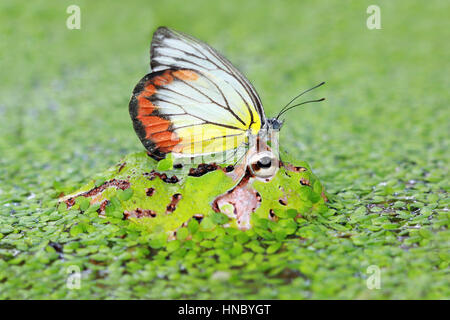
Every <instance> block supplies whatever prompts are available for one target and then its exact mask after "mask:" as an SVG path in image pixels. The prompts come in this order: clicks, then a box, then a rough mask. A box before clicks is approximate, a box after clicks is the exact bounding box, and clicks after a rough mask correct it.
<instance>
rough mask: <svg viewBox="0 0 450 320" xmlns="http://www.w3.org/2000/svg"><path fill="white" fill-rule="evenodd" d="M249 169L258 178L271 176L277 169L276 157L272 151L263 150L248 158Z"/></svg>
mask: <svg viewBox="0 0 450 320" xmlns="http://www.w3.org/2000/svg"><path fill="white" fill-rule="evenodd" d="M249 167H250V171H251V172H252V173H253V175H255V176H256V177H259V178H271V177H273V176H274V175H275V173H276V172H277V169H278V159H277V157H275V155H274V154H273V153H272V152H269V151H263V152H259V153H256V154H254V155H252V156H251V157H250V159H249Z"/></svg>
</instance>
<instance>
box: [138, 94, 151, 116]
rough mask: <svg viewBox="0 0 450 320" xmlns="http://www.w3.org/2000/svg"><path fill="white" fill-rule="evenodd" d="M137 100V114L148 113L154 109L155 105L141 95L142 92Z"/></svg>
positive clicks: (143, 114)
mask: <svg viewBox="0 0 450 320" xmlns="http://www.w3.org/2000/svg"><path fill="white" fill-rule="evenodd" d="M137 100H138V105H139V110H138V114H139V116H145V115H150V114H151V113H152V112H153V111H154V110H155V106H154V105H153V104H152V103H151V102H150V101H149V100H148V99H147V98H146V97H145V96H143V95H142V93H141V94H140V95H139V96H138V98H137Z"/></svg>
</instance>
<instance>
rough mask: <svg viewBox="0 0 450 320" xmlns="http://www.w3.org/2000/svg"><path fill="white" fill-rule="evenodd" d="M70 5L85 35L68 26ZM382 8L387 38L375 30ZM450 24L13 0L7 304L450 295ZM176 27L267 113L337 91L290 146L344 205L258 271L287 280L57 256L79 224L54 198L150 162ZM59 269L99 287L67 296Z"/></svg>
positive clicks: (6, 102)
mask: <svg viewBox="0 0 450 320" xmlns="http://www.w3.org/2000/svg"><path fill="white" fill-rule="evenodd" d="M71 4H76V5H78V6H79V7H80V8H81V29H80V30H69V29H68V28H66V19H67V18H68V16H69V14H67V13H66V8H67V7H68V6H69V5H71ZM370 4H377V5H379V6H380V8H381V26H382V29H380V30H369V29H368V28H367V27H366V19H367V18H368V16H369V15H368V14H367V13H366V9H367V7H368V5H370ZM448 12H450V4H449V2H448V1H427V2H423V1H381V0H377V1H356V0H355V1H337V0H336V1H221V2H216V1H173V0H168V1H132V0H130V1H127V2H107V1H78V0H71V1H33V2H26V1H2V2H1V4H0V70H1V72H0V155H1V157H0V166H1V167H0V213H1V216H0V223H1V224H0V256H1V257H2V259H0V298H3V299H4V298H30V297H31V298H64V297H72V298H80V297H81V298H105V297H109V298H136V297H137V298H141V297H142V298H180V297H183V298H209V297H215V298H295V299H297V298H298V299H303V298H400V299H402V298H449V297H450V295H449V289H448V288H449V281H448V279H449V278H448V258H449V256H448V248H449V234H448V231H447V226H448V222H449V219H448V211H447V206H448V198H447V192H448V179H447V177H448V142H449V139H448V133H449V121H448V120H449V108H448V103H449V98H450V94H449V85H450V83H449V71H450V68H449V61H450V54H449V53H450V44H449V41H448V39H450V25H449V22H448V21H449V20H448ZM161 25H165V26H169V27H172V28H174V29H177V30H180V31H183V32H186V33H188V34H192V35H194V36H195V37H197V38H199V39H202V40H204V41H206V42H207V43H209V44H210V45H212V46H213V47H215V48H216V49H218V50H219V51H221V52H222V53H223V54H224V55H225V56H226V57H227V58H228V59H229V60H230V61H232V62H233V64H234V65H236V66H237V67H238V68H239V69H240V70H241V71H242V72H243V73H244V74H245V75H246V76H247V77H248V79H250V81H251V82H252V83H253V84H254V86H255V87H256V89H257V90H258V92H259V94H260V96H261V98H262V101H263V103H264V107H265V110H266V114H267V115H268V116H271V115H274V114H276V112H277V111H278V110H279V109H280V108H281V107H282V106H283V105H284V104H285V103H286V102H287V101H289V100H290V98H292V97H293V96H295V95H296V94H297V93H298V92H300V91H301V90H304V89H306V88H309V87H311V86H313V85H315V84H317V83H319V82H320V81H326V85H325V86H324V87H322V88H320V89H319V90H317V91H315V92H312V93H310V94H309V97H311V98H313V97H314V98H320V97H322V96H325V97H326V98H327V100H326V101H325V102H323V103H320V104H312V105H308V106H304V107H303V108H301V109H297V110H293V111H291V112H290V113H288V114H287V116H286V118H287V121H286V124H285V126H284V128H283V130H282V132H281V136H282V146H284V148H285V149H287V150H289V151H290V152H291V153H292V154H293V155H294V156H295V157H297V158H299V159H301V160H305V161H307V162H308V163H309V164H310V165H311V166H312V168H313V170H314V172H315V173H316V174H317V175H318V176H319V177H320V179H321V180H322V182H323V183H324V184H325V186H326V188H327V190H328V192H329V193H330V194H331V195H332V196H333V197H334V198H335V201H334V203H333V204H331V205H330V208H331V209H330V213H329V216H327V217H323V219H326V221H327V222H323V221H322V222H320V223H319V222H309V224H308V226H307V227H309V228H310V229H311V230H312V231H311V232H312V236H311V235H310V234H309V235H310V236H308V237H306V236H305V237H304V238H310V240H309V241H307V242H306V243H297V244H296V245H297V247H298V250H300V251H295V250H297V249H295V247H289V246H288V247H287V248H288V249H287V250H285V253H286V252H287V254H284V255H282V254H280V255H279V256H274V258H273V259H272V260H273V261H272V260H270V257H269V258H267V257H262V258H261V259H263V261H266V260H264V259H269V260H270V261H272V262H270V263H272V264H273V265H271V264H270V263H269V262H267V263H269V265H270V266H271V268H272V269H273V268H274V265H277V259H279V260H278V266H279V265H283V264H286V268H281V271H280V273H279V274H281V275H282V276H279V274H277V273H275V274H268V273H267V272H266V271H264V272H262V271H261V272H260V273H258V272H255V270H253V269H252V267H251V266H248V265H244V266H241V267H240V268H237V269H236V270H235V269H232V270H231V269H230V270H228V271H227V272H229V273H230V276H231V279H232V280H233V281H227V282H226V283H224V282H220V281H219V280H211V278H208V276H210V275H211V274H215V273H214V272H216V271H217V270H218V269H220V268H214V266H212V267H211V265H208V266H207V267H202V264H201V262H198V265H199V267H198V268H199V269H198V270H203V271H204V270H206V272H203V275H201V274H202V272H198V273H195V272H187V274H186V273H182V274H180V273H179V272H178V271H176V270H175V271H174V270H173V268H172V267H173V266H172V265H171V262H170V259H168V260H167V261H169V262H164V263H163V262H158V263H159V264H154V263H150V262H149V264H148V266H145V265H146V262H145V261H147V260H148V259H147V260H145V259H143V258H142V259H141V258H136V259H137V260H136V259H135V256H133V254H131V256H132V257H133V258H126V257H125V258H123V259H125V261H124V262H123V264H122V265H119V266H117V269H114V270H115V271H114V272H112V271H111V270H109V269H108V268H109V263H108V261H110V260H111V261H113V260H114V261H115V260H117V259H115V258H114V257H115V255H118V253H114V252H109V253H106V254H105V256H106V258H104V260H103V262H100V263H97V264H96V263H93V262H90V261H91V260H92V259H89V255H91V254H92V255H93V254H98V252H95V249H92V250H91V251H92V252H91V251H89V250H90V249H89V248H90V247H91V248H97V250H100V249H98V248H99V247H100V248H102V245H100V246H96V244H95V241H94V242H91V244H90V246H89V244H87V245H86V246H85V247H84V248H85V251H84V253H77V251H76V250H75V251H74V250H72V251H70V250H67V251H64V250H63V252H62V253H59V252H58V250H56V252H55V250H53V251H52V249H48V248H49V243H50V242H49V241H54V239H53V240H49V239H46V237H47V236H48V237H50V236H51V235H52V234H54V233H58V234H62V233H64V232H66V229H65V228H63V227H62V226H63V225H64V226H65V225H66V223H69V222H70V221H65V220H64V218H63V216H62V215H58V213H57V212H51V210H50V211H49V209H48V208H52V206H53V207H54V206H55V204H54V203H55V196H56V193H57V191H59V189H60V188H72V189H73V188H76V187H78V186H80V185H81V184H83V183H84V182H86V181H87V180H88V179H89V177H90V176H92V175H93V174H95V173H97V172H99V171H102V170H103V169H104V168H106V167H108V166H109V165H112V164H114V163H116V162H117V161H118V160H119V159H120V158H121V157H122V156H123V155H125V154H127V153H129V152H132V151H138V150H142V146H141V144H140V142H139V141H138V138H137V137H136V135H135V133H134V130H133V129H132V125H131V121H130V119H129V115H128V101H129V98H130V95H131V91H132V89H133V88H134V86H135V84H136V83H137V81H138V80H139V79H140V78H141V77H142V76H143V75H144V74H146V73H147V72H148V71H149V46H150V41H151V36H152V33H153V31H154V30H155V29H156V28H157V27H158V26H161ZM61 186H62V187H61ZM52 214H53V217H54V219H53V218H52V219H53V220H52V219H46V218H45V219H40V218H39V217H41V216H49V215H50V216H51V215H52ZM367 217H368V218H367ZM58 219H61V220H58ZM74 219H75V220H74V221H71V222H72V223H74V222H76V221H77V219H81V218H74ZM58 221H59V222H58ZM339 226H340V227H339ZM105 232H106V231H105ZM66 233H67V232H66ZM106 233H107V232H106ZM94 234H95V232H94ZM102 235H103V237H105V233H104V234H102ZM63 238H64V237H63ZM67 239H68V238H67ZM67 239H66V240H67ZM84 239H86V238H84ZM111 239H112V240H111V241H112V242H114V241H116V240H117V239H116V238H114V239H116V240H114V239H113V238H111ZM311 239H312V240H311ZM355 239H356V240H355ZM117 241H119V240H117ZM67 242H68V240H67ZM52 243H53V242H52ZM120 245H121V246H122V247H123V248H128V249H129V250H130V252H132V250H133V249H132V248H135V247H136V246H137V247H138V248H141V249H142V250H145V244H141V245H136V244H135V243H133V244H129V245H127V243H126V242H123V243H120ZM105 247H108V246H105ZM109 247H111V246H109ZM52 248H53V247H52ZM289 248H291V249H289ZM104 250H106V249H104ZM136 250H137V249H136ZM289 250H291V251H289ZM292 250H294V251H295V252H297V253H298V255H295V254H294V251H292ZM100 251H101V250H100ZM133 252H134V251H133ZM60 255H63V256H64V259H63V260H65V261H67V260H71V259H72V260H73V261H76V262H77V263H79V264H80V265H82V269H83V270H84V277H85V278H86V279H87V280H86V281H87V283H90V285H89V286H85V287H83V289H82V290H78V291H76V290H75V291H70V292H67V290H66V289H65V287H64V281H65V280H64V279H65V273H64V271H61V270H63V269H62V266H63V265H64V262H61V261H60V260H61V257H60ZM289 257H294V258H295V259H294V261H292V258H289ZM83 259H84V260H83ZM108 259H110V260H108ZM127 259H128V260H127ZM139 259H140V260H139ZM255 259H256V258H255ZM289 259H291V260H289ZM93 260H95V259H93ZM105 261H106V262H105ZM131 261H133V262H134V263H135V264H137V265H138V266H136V265H133V264H131V267H130V266H129V264H130V262H131ZM161 261H162V260H161ZM256 261H257V260H256ZM369 265H378V266H379V267H380V268H381V269H382V270H383V278H382V288H381V289H380V290H369V289H367V287H366V285H365V279H366V278H367V274H366V272H365V270H366V268H367V266H369ZM133 266H134V269H133ZM144 266H145V267H144ZM283 266H284V265H283ZM43 268H44V269H45V270H46V271H45V272H44V271H42V270H43ZM127 268H132V270H133V271H135V272H129V270H128V269H127ZM171 268H172V269H171ZM202 268H203V269H202ZM205 268H206V269H205ZM208 268H210V269H208ZM211 268H212V269H211ZM127 270H128V271H127ZM155 270H157V271H156V273H155V274H153V273H154V272H155ZM208 270H209V271H208ZM286 270H287V271H286ZM144 271H146V272H147V273H146V274H141V273H140V272H144ZM102 272H103V273H102ZM152 272H153V273H152ZM283 272H284V273H283ZM285 273H286V274H287V276H286V274H285ZM98 274H103V276H101V277H100V276H98ZM149 274H150V275H149ZM251 274H253V275H254V276H256V277H259V278H258V279H251V280H248V279H247V278H246V276H247V277H250V278H251V276H250V275H251ZM300 274H301V276H299V275H300ZM119 275H120V276H119ZM152 275H153V276H152ZM292 275H294V276H292ZM41 276H42V279H41V280H40V281H37V280H36V279H39V278H41ZM146 277H147V278H146ZM205 277H206V278H205ZM99 278H101V279H102V280H99V281H96V279H99ZM33 279H34V280H33ZM83 279H84V278H83ZM245 279H247V280H245ZM286 279H287V280H286ZM89 281H90V282H89ZM101 281H103V282H101ZM179 283H183V285H181V286H180V285H179ZM249 283H251V285H249Z"/></svg>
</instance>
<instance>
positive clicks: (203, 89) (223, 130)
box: [130, 27, 265, 158]
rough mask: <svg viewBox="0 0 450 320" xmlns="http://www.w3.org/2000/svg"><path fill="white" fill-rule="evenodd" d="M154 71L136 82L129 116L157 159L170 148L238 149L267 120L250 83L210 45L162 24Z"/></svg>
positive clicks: (189, 152) (196, 151) (198, 151)
mask: <svg viewBox="0 0 450 320" xmlns="http://www.w3.org/2000/svg"><path fill="white" fill-rule="evenodd" d="M151 67H152V71H153V72H152V73H150V74H148V75H146V76H145V77H144V78H143V79H142V80H141V81H140V82H139V83H138V85H137V86H136V88H135V89H134V91H133V95H132V98H131V101H130V115H131V117H132V119H133V123H134V127H135V130H136V132H137V133H138V136H139V138H140V139H141V141H142V143H143V144H144V146H145V147H146V148H147V150H148V151H149V152H150V154H151V155H152V156H154V157H155V158H162V157H164V155H165V154H166V153H168V152H172V153H173V154H175V155H178V156H190V157H195V156H198V155H205V154H214V153H218V152H226V151H228V150H234V149H236V148H237V147H238V146H239V145H242V144H243V143H245V141H246V139H247V136H246V135H247V132H248V131H249V132H250V133H252V134H257V133H258V131H259V130H260V128H261V126H262V125H263V124H264V123H265V116H264V112H263V109H262V104H261V101H260V99H259V97H258V95H257V93H256V91H255V89H254V88H253V86H252V85H251V84H250V82H249V81H248V80H247V79H245V77H244V76H243V75H242V74H241V73H240V72H239V71H238V70H237V69H236V68H234V67H233V66H232V65H231V63H230V62H229V61H228V60H226V59H225V58H224V57H223V56H221V55H220V54H219V53H217V51H215V50H214V49H213V48H211V47H209V46H208V45H207V44H205V43H203V42H201V41H199V40H197V39H194V38H192V37H190V36H188V35H185V34H182V33H179V32H176V31H172V30H170V29H167V28H164V27H162V28H159V29H158V30H157V31H156V32H155V34H154V36H153V41H152V47H151Z"/></svg>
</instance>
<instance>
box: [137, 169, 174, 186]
mask: <svg viewBox="0 0 450 320" xmlns="http://www.w3.org/2000/svg"><path fill="white" fill-rule="evenodd" d="M144 176H146V177H148V179H149V180H153V179H155V178H156V177H158V178H160V179H161V180H162V181H164V182H166V183H177V182H178V181H179V180H178V177H177V176H172V177H168V176H167V174H165V173H159V172H156V171H155V170H152V172H150V173H149V172H145V173H144Z"/></svg>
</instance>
